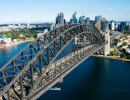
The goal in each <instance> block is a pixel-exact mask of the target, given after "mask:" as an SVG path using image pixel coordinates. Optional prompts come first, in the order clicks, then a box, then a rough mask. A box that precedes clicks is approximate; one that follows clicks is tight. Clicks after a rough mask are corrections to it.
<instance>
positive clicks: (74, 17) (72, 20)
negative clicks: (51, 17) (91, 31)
mask: <svg viewBox="0 0 130 100" xmlns="http://www.w3.org/2000/svg"><path fill="white" fill-rule="evenodd" d="M76 14H77V13H76V12H75V13H74V14H73V16H72V19H70V23H71V24H72V23H77V18H76Z"/></svg>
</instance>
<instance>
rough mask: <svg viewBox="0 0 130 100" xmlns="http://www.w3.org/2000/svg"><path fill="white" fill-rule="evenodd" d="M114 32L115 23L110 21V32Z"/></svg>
mask: <svg viewBox="0 0 130 100" xmlns="http://www.w3.org/2000/svg"><path fill="white" fill-rule="evenodd" d="M114 30H115V22H114V21H111V31H114Z"/></svg>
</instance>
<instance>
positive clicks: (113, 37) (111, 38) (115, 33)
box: [110, 31, 121, 41]
mask: <svg viewBox="0 0 130 100" xmlns="http://www.w3.org/2000/svg"><path fill="white" fill-rule="evenodd" d="M119 35H121V33H120V32H118V31H114V32H113V35H111V37H110V41H112V40H114V39H115V37H117V36H119Z"/></svg>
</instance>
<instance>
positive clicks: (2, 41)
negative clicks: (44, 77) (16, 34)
mask: <svg viewBox="0 0 130 100" xmlns="http://www.w3.org/2000/svg"><path fill="white" fill-rule="evenodd" d="M9 42H11V38H8V37H7V36H6V35H0V44H6V43H9Z"/></svg>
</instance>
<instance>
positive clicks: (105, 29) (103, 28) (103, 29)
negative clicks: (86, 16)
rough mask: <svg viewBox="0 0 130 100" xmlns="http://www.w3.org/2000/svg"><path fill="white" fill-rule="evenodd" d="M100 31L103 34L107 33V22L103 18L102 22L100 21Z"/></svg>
mask: <svg viewBox="0 0 130 100" xmlns="http://www.w3.org/2000/svg"><path fill="white" fill-rule="evenodd" d="M101 30H102V31H103V32H108V31H109V21H108V20H106V19H105V18H103V19H102V21H101Z"/></svg>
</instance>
